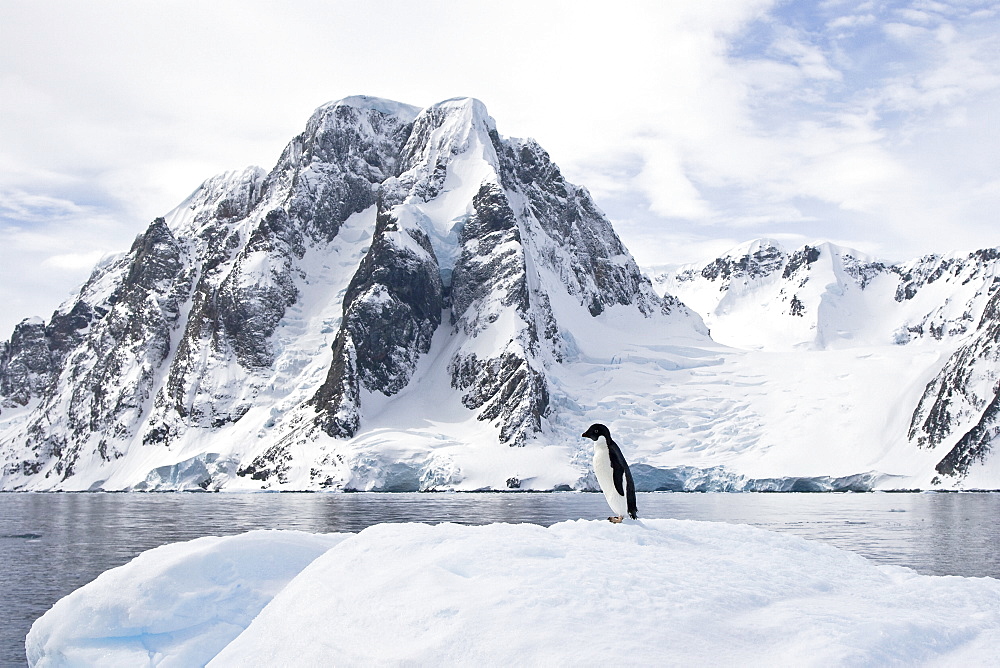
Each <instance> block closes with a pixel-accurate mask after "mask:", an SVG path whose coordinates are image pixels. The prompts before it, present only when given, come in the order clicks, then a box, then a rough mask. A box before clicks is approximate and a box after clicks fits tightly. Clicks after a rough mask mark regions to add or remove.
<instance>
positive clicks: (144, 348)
mask: <svg viewBox="0 0 1000 668" xmlns="http://www.w3.org/2000/svg"><path fill="white" fill-rule="evenodd" d="M998 260H1000V251H998V250H996V249H988V250H984V251H979V252H977V253H972V254H968V255H951V256H929V257H925V258H922V259H920V260H917V261H914V262H910V263H905V264H892V263H886V262H880V261H878V260H875V259H872V258H869V257H865V256H864V255H862V254H860V253H857V252H854V251H851V250H849V249H845V248H840V247H837V246H834V245H832V244H813V245H809V246H805V247H802V248H799V249H796V250H793V251H787V250H785V249H783V248H781V246H780V245H779V244H778V243H777V242H774V241H769V240H759V241H755V242H752V243H750V244H747V245H744V246H742V247H740V248H737V249H735V250H734V251H732V252H730V253H728V254H726V255H725V256H723V257H720V258H715V259H712V260H710V261H707V262H705V263H703V264H701V265H699V266H690V267H682V268H680V269H679V270H672V271H656V272H653V274H654V282H655V285H654V282H651V281H650V279H648V278H647V277H646V275H645V274H643V272H642V271H640V269H639V267H638V266H637V265H636V263H635V261H634V260H633V259H632V257H631V255H630V254H629V252H628V250H627V249H626V248H625V247H624V246H623V245H622V243H621V241H620V240H619V239H618V237H617V236H616V234H615V232H614V230H613V229H612V227H611V224H610V222H609V221H608V220H607V218H606V217H605V216H604V215H603V214H602V213H601V212H600V211H599V210H598V208H597V207H596V205H595V204H594V202H593V200H592V199H591V197H590V195H589V194H588V193H587V191H586V190H585V189H583V188H581V187H578V186H575V185H572V184H570V183H568V182H567V181H566V180H565V179H564V178H563V177H562V175H561V174H560V172H559V169H558V167H556V165H555V164H553V163H552V162H551V160H550V159H549V156H548V155H547V154H546V153H545V151H544V150H543V149H542V148H541V147H540V146H538V144H537V143H535V142H534V141H532V140H520V139H513V138H506V137H503V136H501V135H500V134H499V133H498V131H497V128H496V124H495V123H494V121H493V119H492V118H490V116H489V115H488V113H487V111H486V109H485V108H484V106H483V105H482V104H481V103H480V102H478V101H476V100H472V99H454V100H448V101H445V102H442V103H440V104H436V105H433V106H431V107H428V108H426V109H418V108H416V107H411V106H408V105H404V104H399V103H396V102H390V101H387V100H381V99H376V98H370V97H352V98H347V99H344V100H341V101H339V102H335V103H331V104H328V105H325V106H323V107H321V108H320V109H318V110H317V111H316V112H315V113H314V114H313V116H312V118H310V119H309V122H308V124H307V125H306V129H305V131H304V132H303V133H302V134H301V135H299V136H298V137H296V138H295V139H293V140H292V141H291V142H290V143H289V145H288V147H287V148H286V149H285V151H284V152H283V153H282V155H281V157H280V158H279V160H278V162H277V164H276V165H275V167H274V168H273V169H272V170H270V171H269V172H266V171H264V170H262V169H259V168H250V169H246V170H244V171H241V172H231V173H227V174H223V175H220V176H217V177H214V178H212V179H209V180H208V181H206V182H205V183H204V184H202V186H201V187H200V188H198V189H197V190H196V191H195V192H194V193H193V194H192V195H191V196H190V197H189V198H188V199H187V200H185V201H184V202H183V203H182V204H181V205H180V206H178V207H177V208H176V209H174V210H173V211H171V212H170V213H168V214H167V215H165V216H164V217H162V218H157V219H156V220H154V221H153V222H152V223H151V224H150V226H149V227H148V229H147V230H146V231H145V232H144V233H143V234H141V235H139V237H138V238H137V239H136V241H135V243H134V244H133V245H132V247H131V249H129V250H128V252H126V253H123V254H121V255H118V256H114V257H111V258H109V259H107V260H106V261H104V262H102V263H101V264H100V265H99V266H98V267H96V268H95V270H94V272H93V274H92V276H91V277H90V279H89V280H88V281H87V282H86V283H85V284H84V285H83V286H81V288H80V289H79V290H78V291H77V293H76V294H74V295H73V296H72V297H71V298H70V299H68V300H67V301H66V302H65V303H64V304H63V305H62V306H61V307H60V308H59V309H57V311H56V312H55V313H54V314H53V315H52V316H51V317H50V318H49V319H48V320H47V321H45V320H42V319H41V318H29V319H26V320H24V321H23V322H21V323H20V324H19V325H18V326H17V328H16V329H15V331H14V333H13V335H12V337H11V339H10V341H9V342H6V343H3V344H0V466H2V472H0V488H3V489H13V490H20V489H68V490H88V489H108V490H118V489H137V490H143V489H144V490H155V489H192V488H193V489H198V488H202V489H208V490H218V489H233V490H238V489H262V488H264V489H362V490H366V489H367V490H416V489H465V490H475V489H593V488H594V486H595V484H596V481H595V480H594V478H593V474H592V473H591V472H590V464H589V461H590V452H589V449H588V445H589V441H586V440H584V439H582V438H581V437H580V434H581V433H582V431H583V430H585V429H586V428H587V426H589V425H590V424H591V423H592V422H603V423H606V424H608V425H609V426H610V427H611V429H612V432H613V433H614V434H615V437H616V440H618V441H619V443H620V444H621V445H622V446H623V449H624V451H625V453H626V456H627V457H628V458H629V461H630V462H631V463H632V469H633V474H634V477H635V480H636V483H637V486H638V487H639V488H640V489H724V490H748V489H767V490H818V489H871V488H878V487H922V488H933V487H948V488H951V487H990V488H1000V456H997V455H996V454H995V453H994V452H993V445H992V443H993V441H994V439H995V437H996V436H997V434H998V433H1000V415H998V413H1000V408H998V406H1000V399H998V394H997V385H998V376H1000V373H998V372H997V369H998V364H997V360H998V357H1000V351H998V344H997V338H998V336H1000V334H998V332H1000V330H998V325H997V320H998V318H997V314H998V312H1000V307H998V306H997V301H996V300H997V299H1000V297H997V296H996V295H997V288H996V285H997V279H996V276H997V271H998ZM689 307H690V308H689ZM706 324H707V325H708V327H706ZM708 328H710V329H711V332H712V336H711V337H710V336H709V334H708V331H709V330H708Z"/></svg>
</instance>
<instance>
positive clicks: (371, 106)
mask: <svg viewBox="0 0 1000 668" xmlns="http://www.w3.org/2000/svg"><path fill="white" fill-rule="evenodd" d="M337 107H351V108H353V109H357V110H359V111H377V112H379V113H381V114H385V115H386V116H396V117H397V118H399V119H401V120H403V121H404V122H406V123H412V122H413V119H415V118H416V117H417V114H419V113H420V107H415V106H413V105H412V104H404V103H402V102H396V101H395V100H387V99H385V98H382V97H373V96H371V95H350V96H348V97H345V98H342V99H340V100H334V101H333V102H328V103H326V104H324V105H323V106H321V107H320V108H319V109H317V112H326V111H328V110H330V109H336V108H337Z"/></svg>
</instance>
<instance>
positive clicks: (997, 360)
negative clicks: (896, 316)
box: [909, 290, 1000, 476]
mask: <svg viewBox="0 0 1000 668" xmlns="http://www.w3.org/2000/svg"><path fill="white" fill-rule="evenodd" d="M998 434H1000V290H994V291H993V296H992V297H991V298H990V300H989V302H988V303H987V305H986V309H985V310H984V311H983V316H982V319H981V320H980V322H979V326H978V327H977V328H976V331H975V332H974V333H973V335H972V336H971V338H970V339H969V340H968V341H967V342H966V343H964V344H963V345H962V346H960V347H959V348H958V350H956V351H955V353H954V354H953V355H952V356H951V357H950V358H949V359H948V361H947V362H946V363H945V365H944V367H943V368H942V369H941V371H940V372H938V374H937V375H936V376H935V377H934V379H933V380H931V382H930V383H928V384H927V388H926V389H925V390H924V394H923V397H922V398H921V399H920V403H919V404H918V405H917V408H916V410H915V411H914V412H913V417H912V418H911V420H910V431H909V437H910V440H911V441H914V442H915V443H916V444H917V445H918V446H919V447H921V448H939V447H941V446H942V445H945V446H947V445H950V446H951V447H950V450H948V452H947V454H945V455H944V457H943V458H942V459H941V461H940V462H939V463H938V465H937V467H936V468H937V471H938V473H940V474H941V475H943V476H962V475H964V474H965V473H967V472H968V470H969V468H970V466H972V465H973V464H974V463H976V462H982V461H984V460H985V459H986V455H987V454H988V453H989V452H990V451H991V450H992V448H993V441H994V439H995V438H996V437H997V435H998ZM956 436H957V440H956Z"/></svg>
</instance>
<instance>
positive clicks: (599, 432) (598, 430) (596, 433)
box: [583, 423, 611, 441]
mask: <svg viewBox="0 0 1000 668" xmlns="http://www.w3.org/2000/svg"><path fill="white" fill-rule="evenodd" d="M601 436H603V437H604V438H605V440H611V432H610V431H608V428H607V427H605V426H604V425H603V424H600V423H597V424H592V425H590V429H588V430H587V431H585V432H583V438H589V439H590V440H592V441H596V440H597V439H598V438H600V437H601Z"/></svg>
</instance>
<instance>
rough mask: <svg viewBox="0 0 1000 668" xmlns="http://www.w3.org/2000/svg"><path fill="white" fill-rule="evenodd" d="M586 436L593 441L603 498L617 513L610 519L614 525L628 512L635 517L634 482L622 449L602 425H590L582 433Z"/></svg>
mask: <svg viewBox="0 0 1000 668" xmlns="http://www.w3.org/2000/svg"><path fill="white" fill-rule="evenodd" d="M583 437H584V438H589V439H590V440H592V441H593V442H594V473H595V474H597V482H598V483H599V484H600V485H601V491H602V492H604V498H605V499H607V500H608V505H609V506H611V510H612V511H614V512H615V513H617V515H616V516H613V517H609V518H608V519H609V520H610V521H612V522H614V523H615V524H617V523H619V522H621V521H622V520H623V519H625V513H628V516H629V517H631V518H632V519H636V512H637V510H636V507H635V484H633V483H632V472H631V471H630V470H629V468H628V463H627V462H626V461H625V457H624V456H623V455H622V451H621V448H619V447H618V444H617V443H615V442H614V440H613V439H612V438H611V432H610V431H608V428H607V427H605V426H604V425H603V424H593V425H590V429H588V430H587V431H585V432H583Z"/></svg>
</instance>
